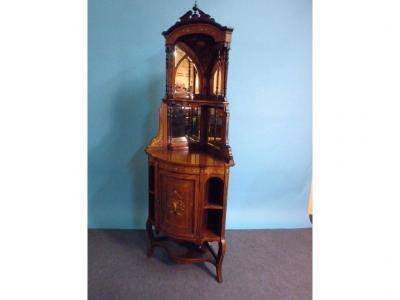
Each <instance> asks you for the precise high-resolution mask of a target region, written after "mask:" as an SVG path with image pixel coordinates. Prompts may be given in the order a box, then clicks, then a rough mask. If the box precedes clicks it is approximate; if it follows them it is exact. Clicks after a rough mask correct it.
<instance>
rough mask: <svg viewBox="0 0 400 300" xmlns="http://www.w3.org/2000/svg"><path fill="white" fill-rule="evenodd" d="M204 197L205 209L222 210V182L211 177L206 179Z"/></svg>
mask: <svg viewBox="0 0 400 300" xmlns="http://www.w3.org/2000/svg"><path fill="white" fill-rule="evenodd" d="M206 195H207V198H206V207H207V208H215V209H218V208H220V209H222V208H223V204H224V203H223V202H224V181H223V180H222V179H221V178H218V177H211V178H210V179H208V180H207V186H206Z"/></svg>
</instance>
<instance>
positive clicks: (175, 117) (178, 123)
mask: <svg viewBox="0 0 400 300" xmlns="http://www.w3.org/2000/svg"><path fill="white" fill-rule="evenodd" d="M185 121H186V120H185V109H184V106H181V105H173V106H171V107H170V124H171V137H173V138H175V137H182V136H185V124H186V122H185Z"/></svg>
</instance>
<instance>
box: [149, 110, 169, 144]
mask: <svg viewBox="0 0 400 300" xmlns="http://www.w3.org/2000/svg"><path fill="white" fill-rule="evenodd" d="M167 139H168V134H167V104H165V103H164V102H161V106H160V122H159V128H158V133H157V135H156V136H155V137H154V138H153V139H152V140H151V142H150V144H149V145H148V146H147V148H146V150H149V149H154V150H164V149H166V148H167V145H168V140H167Z"/></svg>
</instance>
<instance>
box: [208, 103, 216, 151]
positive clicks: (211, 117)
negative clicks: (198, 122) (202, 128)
mask: <svg viewBox="0 0 400 300" xmlns="http://www.w3.org/2000/svg"><path fill="white" fill-rule="evenodd" d="M214 141H215V108H213V107H210V108H209V109H208V142H209V143H214Z"/></svg>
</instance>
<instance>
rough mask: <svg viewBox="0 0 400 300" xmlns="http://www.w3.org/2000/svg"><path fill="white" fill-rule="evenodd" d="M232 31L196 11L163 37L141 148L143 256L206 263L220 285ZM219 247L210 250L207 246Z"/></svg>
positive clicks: (228, 154)
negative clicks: (144, 158) (159, 253)
mask: <svg viewBox="0 0 400 300" xmlns="http://www.w3.org/2000/svg"><path fill="white" fill-rule="evenodd" d="M232 31H233V29H232V28H229V27H226V26H222V25H220V24H218V23H217V22H215V20H214V19H213V18H211V17H210V16H209V15H208V14H206V13H204V12H203V11H202V10H200V9H199V8H198V7H197V5H196V4H195V6H194V7H193V9H192V10H189V11H188V12H187V13H185V14H184V15H183V16H182V17H181V18H180V20H179V21H178V22H177V23H175V25H173V26H172V27H171V28H169V29H168V30H167V31H165V32H163V35H164V37H165V49H166V94H165V97H164V99H163V100H162V102H161V106H160V120H159V132H158V134H157V136H156V137H155V138H153V140H152V141H151V142H150V144H149V145H148V146H147V148H146V153H147V155H148V164H149V169H148V174H149V216H148V219H147V224H146V230H147V234H148V237H149V240H150V243H149V249H148V256H149V257H151V256H152V255H153V252H154V248H155V247H162V248H164V249H165V250H166V251H167V253H168V255H169V256H170V257H171V258H172V259H173V260H174V261H175V262H177V263H197V262H210V263H212V264H213V265H215V267H216V278H217V281H218V282H222V262H223V259H224V255H225V250H226V244H225V218H226V208H227V191H228V179H229V168H230V167H232V166H233V165H234V162H233V157H232V152H231V149H230V147H229V143H228V119H229V110H228V100H227V97H226V91H227V75H228V60H229V55H228V54H229V47H230V42H231V35H232ZM213 242H214V243H215V246H218V251H216V250H214V248H213V246H212V245H211V243H213Z"/></svg>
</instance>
